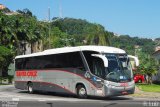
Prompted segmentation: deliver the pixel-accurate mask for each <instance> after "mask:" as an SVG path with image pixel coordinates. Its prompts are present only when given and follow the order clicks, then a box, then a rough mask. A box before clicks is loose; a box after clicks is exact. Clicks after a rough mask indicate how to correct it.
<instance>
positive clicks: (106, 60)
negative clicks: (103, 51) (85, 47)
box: [91, 54, 108, 67]
mask: <svg viewBox="0 0 160 107" xmlns="http://www.w3.org/2000/svg"><path fill="white" fill-rule="evenodd" d="M91 56H94V57H98V58H100V59H102V60H103V62H104V67H108V59H107V58H106V57H105V56H104V55H100V54H92V55H91Z"/></svg>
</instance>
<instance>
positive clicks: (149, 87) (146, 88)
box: [136, 84, 160, 92]
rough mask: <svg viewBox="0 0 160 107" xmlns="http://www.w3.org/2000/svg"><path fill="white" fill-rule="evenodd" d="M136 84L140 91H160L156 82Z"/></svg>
mask: <svg viewBox="0 0 160 107" xmlns="http://www.w3.org/2000/svg"><path fill="white" fill-rule="evenodd" d="M136 86H137V87H138V88H139V89H140V90H142V91H146V92H160V85H158V84H151V85H148V84H136Z"/></svg>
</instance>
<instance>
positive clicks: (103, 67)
mask: <svg viewBox="0 0 160 107" xmlns="http://www.w3.org/2000/svg"><path fill="white" fill-rule="evenodd" d="M15 68H16V69H15V70H16V71H15V87H16V88H17V89H22V90H28V92H29V93H33V92H35V91H47V92H59V93H67V94H74V95H77V96H78V97H79V98H86V97H87V96H102V97H110V96H120V95H127V94H133V93H134V90H135V83H134V80H133V73H132V68H131V64H130V61H129V57H128V55H127V53H126V52H125V51H124V50H122V49H118V48H115V47H108V46H78V47H64V48H57V49H49V50H45V51H43V52H38V53H33V54H28V55H20V56H16V57H15Z"/></svg>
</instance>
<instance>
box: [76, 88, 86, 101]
mask: <svg viewBox="0 0 160 107" xmlns="http://www.w3.org/2000/svg"><path fill="white" fill-rule="evenodd" d="M77 96H78V98H87V91H86V88H85V86H84V85H78V86H77Z"/></svg>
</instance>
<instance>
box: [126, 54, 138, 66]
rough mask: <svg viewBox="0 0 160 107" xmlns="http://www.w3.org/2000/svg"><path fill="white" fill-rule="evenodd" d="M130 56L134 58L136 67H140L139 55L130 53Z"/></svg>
mask: <svg viewBox="0 0 160 107" xmlns="http://www.w3.org/2000/svg"><path fill="white" fill-rule="evenodd" d="M128 57H129V58H132V59H134V61H135V64H136V67H138V66H139V60H138V57H136V56H132V55H128Z"/></svg>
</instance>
